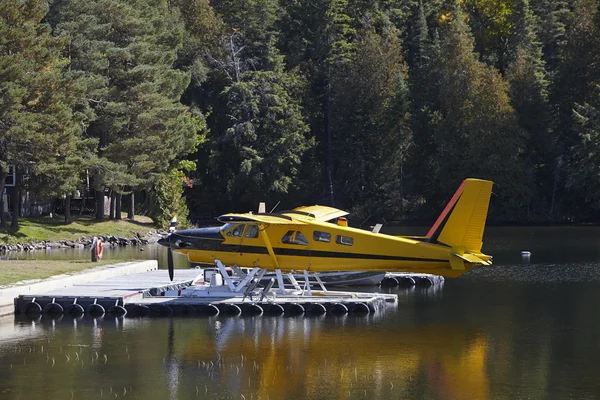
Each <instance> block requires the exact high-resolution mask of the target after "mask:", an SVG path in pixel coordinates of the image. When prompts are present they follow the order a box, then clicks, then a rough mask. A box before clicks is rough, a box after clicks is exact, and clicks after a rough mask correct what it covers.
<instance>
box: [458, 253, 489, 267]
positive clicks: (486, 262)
mask: <svg viewBox="0 0 600 400" xmlns="http://www.w3.org/2000/svg"><path fill="white" fill-rule="evenodd" d="M452 254H453V255H455V256H456V257H458V258H460V259H462V260H465V261H466V262H469V263H471V264H483V265H492V263H491V262H490V261H489V260H484V259H482V258H479V257H477V256H476V255H475V254H470V253H467V254H458V253H452Z"/></svg>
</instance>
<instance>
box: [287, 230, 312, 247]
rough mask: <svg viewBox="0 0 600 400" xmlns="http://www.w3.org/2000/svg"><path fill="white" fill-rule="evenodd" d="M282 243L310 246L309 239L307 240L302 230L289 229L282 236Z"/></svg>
mask: <svg viewBox="0 0 600 400" xmlns="http://www.w3.org/2000/svg"><path fill="white" fill-rule="evenodd" d="M281 243H285V244H299V245H301V246H308V240H306V237H304V235H303V234H302V232H300V231H287V233H286V234H285V235H283V237H282V238H281Z"/></svg>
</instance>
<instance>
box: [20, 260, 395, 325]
mask: <svg viewBox="0 0 600 400" xmlns="http://www.w3.org/2000/svg"><path fill="white" fill-rule="evenodd" d="M200 272H201V271H200V270H196V269H189V270H185V269H181V270H179V269H178V270H177V271H176V274H175V277H176V280H175V281H174V282H169V280H168V276H167V272H166V271H164V270H151V271H145V272H142V273H135V274H129V275H125V276H112V277H109V278H106V279H97V280H91V281H83V282H77V283H75V284H73V285H71V286H61V287H56V288H51V289H48V290H45V289H44V290H38V291H32V290H29V291H28V292H27V294H23V293H20V294H19V295H18V297H16V298H15V299H14V312H15V313H16V314H23V315H30V316H33V317H37V316H39V315H40V314H45V315H49V316H52V315H63V314H65V315H71V316H74V317H78V316H81V315H83V314H84V313H85V314H90V315H93V316H101V315H103V314H105V313H106V314H115V315H127V316H129V317H143V316H156V317H159V316H163V317H165V316H172V315H184V316H192V315H197V316H211V315H212V316H214V315H218V314H222V315H230V316H235V315H240V314H241V315H254V316H256V315H263V314H264V315H290V316H291V315H304V314H306V315H320V314H330V315H343V314H347V313H355V314H363V315H368V314H371V313H374V312H378V311H379V310H381V309H383V308H384V307H385V306H386V304H396V303H397V296H396V295H394V294H379V293H355V292H337V291H315V290H313V291H312V294H313V295H312V296H307V295H297V294H279V293H275V290H274V289H273V290H272V291H271V292H270V293H269V295H268V296H260V297H258V298H257V297H254V298H252V297H251V296H243V294H242V293H236V294H234V293H230V294H229V295H224V296H223V297H220V298H214V297H212V298H210V297H183V296H181V297H175V296H174V297H170V296H165V293H166V292H170V293H172V292H173V291H178V290H181V289H184V288H186V287H188V286H190V285H191V283H192V281H193V279H194V278H195V277H196V276H197V275H198V274H199V273H200Z"/></svg>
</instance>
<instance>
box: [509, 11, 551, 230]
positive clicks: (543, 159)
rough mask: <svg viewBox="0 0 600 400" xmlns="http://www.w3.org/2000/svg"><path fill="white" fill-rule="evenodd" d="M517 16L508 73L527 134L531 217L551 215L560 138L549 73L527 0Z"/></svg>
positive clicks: (513, 96) (515, 102)
mask: <svg viewBox="0 0 600 400" xmlns="http://www.w3.org/2000/svg"><path fill="white" fill-rule="evenodd" d="M516 8H517V11H518V12H517V19H516V21H515V30H514V33H513V35H512V37H511V43H512V46H511V49H510V53H511V54H512V60H511V63H510V64H509V67H508V69H507V72H506V78H507V81H508V83H509V88H510V98H511V103H512V105H513V106H514V108H515V110H516V112H517V117H518V121H519V126H520V127H521V128H523V129H524V131H525V132H526V133H527V147H526V151H525V153H524V155H525V158H526V168H527V171H526V174H527V185H528V186H529V187H530V188H531V190H532V193H531V197H530V199H531V203H530V207H529V208H530V209H529V214H530V215H529V217H530V218H540V217H542V218H544V219H547V218H549V217H550V214H551V212H552V210H553V204H552V199H553V191H552V186H551V185H548V184H547V183H548V182H552V181H553V177H554V175H555V174H554V172H555V160H556V157H557V154H556V139H555V138H554V137H553V133H552V129H551V123H552V120H551V114H550V105H549V103H548V81H547V78H546V76H547V73H546V70H545V68H544V61H543V60H542V48H541V43H540V42H538V40H537V38H536V33H535V30H534V28H535V23H536V22H535V19H534V17H533V14H532V12H531V10H530V8H529V4H528V1H527V0H519V1H518V3H517V7H516Z"/></svg>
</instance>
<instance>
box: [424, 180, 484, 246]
mask: <svg viewBox="0 0 600 400" xmlns="http://www.w3.org/2000/svg"><path fill="white" fill-rule="evenodd" d="M492 185H493V182H491V181H485V180H481V179H471V178H469V179H465V180H464V181H463V183H462V184H461V185H460V187H459V188H458V190H457V191H456V193H455V194H454V196H452V199H451V200H450V202H449V203H448V205H446V208H444V211H443V212H442V214H441V215H440V216H439V218H438V219H437V221H436V222H435V224H434V225H433V227H431V229H430V230H429V232H428V233H427V238H428V239H429V241H430V242H437V243H443V244H445V245H448V246H451V247H453V248H457V249H458V248H460V249H464V250H462V251H465V252H467V253H480V252H481V246H482V240H483V229H484V228H485V220H486V218H487V213H488V206H489V204H490V197H491V194H492ZM462 251H461V252H462Z"/></svg>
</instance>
